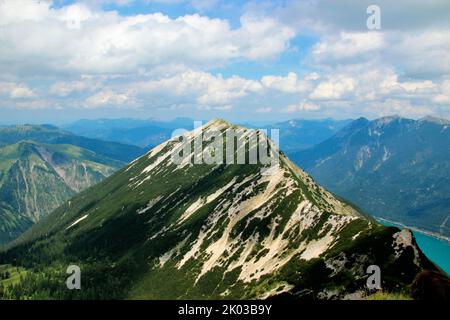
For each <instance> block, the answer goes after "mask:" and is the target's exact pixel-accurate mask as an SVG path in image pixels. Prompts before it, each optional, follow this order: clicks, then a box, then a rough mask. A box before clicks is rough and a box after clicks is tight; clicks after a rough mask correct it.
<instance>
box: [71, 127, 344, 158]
mask: <svg viewBox="0 0 450 320" xmlns="http://www.w3.org/2000/svg"><path fill="white" fill-rule="evenodd" d="M350 122H351V120H333V119H323V120H296V119H294V120H289V121H284V122H277V123H273V124H266V125H262V126H261V125H260V124H256V123H253V124H252V123H245V124H243V125H245V126H246V127H248V128H253V129H267V130H270V129H279V132H280V146H281V148H283V150H285V152H287V153H289V152H294V151H299V150H303V149H306V148H308V147H311V146H313V145H315V144H317V143H319V142H322V141H323V140H325V139H327V138H329V137H331V136H332V135H333V134H335V133H336V132H337V131H338V130H340V129H341V128H343V127H344V126H346V125H347V124H349V123H350ZM193 127H194V120H193V119H189V118H175V119H174V120H170V121H159V120H152V119H150V120H139V119H97V120H79V121H76V122H74V123H72V124H69V125H66V126H64V129H66V130H68V131H70V132H73V133H75V134H77V135H82V136H86V137H90V138H95V139H102V140H108V141H116V142H121V143H126V144H133V145H137V146H139V147H142V148H146V149H151V148H152V147H154V146H156V145H158V144H160V143H162V142H164V141H165V140H167V139H170V138H171V136H172V132H173V131H174V130H176V129H180V128H181V129H186V130H192V129H193Z"/></svg>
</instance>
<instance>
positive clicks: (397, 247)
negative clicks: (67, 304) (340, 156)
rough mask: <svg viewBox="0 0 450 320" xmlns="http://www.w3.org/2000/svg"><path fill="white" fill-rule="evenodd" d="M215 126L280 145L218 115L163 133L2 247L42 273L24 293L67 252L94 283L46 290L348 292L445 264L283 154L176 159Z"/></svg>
mask: <svg viewBox="0 0 450 320" xmlns="http://www.w3.org/2000/svg"><path fill="white" fill-rule="evenodd" d="M213 129H214V130H219V131H220V132H221V133H222V134H223V135H224V136H226V133H227V132H228V131H229V130H236V132H238V133H242V136H240V138H239V139H240V141H242V142H243V141H251V140H252V138H255V137H256V138H257V139H258V141H267V143H268V145H269V146H272V147H273V148H275V146H274V145H273V142H270V141H268V140H266V139H267V137H266V136H265V135H263V133H262V132H261V131H257V130H248V129H246V128H242V127H239V126H230V125H228V124H226V123H223V122H220V121H215V122H209V123H207V124H206V125H205V126H203V127H202V128H201V129H196V130H195V131H191V132H188V133H186V134H184V135H183V136H178V137H174V138H172V139H170V140H168V141H166V142H164V143H163V144H161V145H159V146H157V147H155V148H154V149H152V150H151V151H150V152H149V153H147V154H146V155H144V156H142V157H140V158H139V159H136V160H135V161H133V162H132V163H130V164H129V165H128V166H127V167H125V168H123V169H121V170H119V171H118V172H116V173H115V174H113V175H112V176H110V177H109V178H106V179H105V180H103V181H102V182H100V184H98V185H97V186H95V187H93V188H91V189H89V190H87V191H83V192H81V193H80V194H79V195H77V196H75V197H74V198H73V199H72V200H71V201H70V203H65V204H64V205H63V206H61V207H60V208H58V209H57V210H55V211H54V212H53V213H52V214H50V215H49V216H47V217H46V218H44V220H42V221H41V222H40V223H38V224H36V225H35V226H34V227H32V228H31V229H30V230H29V231H27V232H26V233H25V234H24V235H22V236H21V237H20V238H19V239H18V240H16V241H15V242H14V243H12V244H11V245H10V246H9V250H7V251H6V252H3V253H2V254H0V258H1V259H2V260H3V261H5V262H7V263H8V262H9V261H15V263H16V264H17V265H19V266H22V267H25V268H28V269H29V268H30V267H33V268H34V269H33V270H35V271H34V272H30V273H29V277H30V278H29V279H32V280H33V279H34V280H33V281H34V282H33V281H32V280H29V281H24V282H23V283H21V284H19V285H18V287H17V288H16V290H15V291H14V292H17V293H18V294H19V296H20V295H27V294H30V295H31V296H41V297H42V295H43V294H44V293H43V292H44V291H42V290H45V289H44V288H45V286H44V285H43V284H42V283H41V282H39V280H38V279H40V278H42V277H44V278H45V277H47V276H49V275H50V274H53V275H54V276H52V277H51V278H52V279H58V277H57V275H58V274H61V273H62V272H63V270H64V267H63V266H64V265H65V263H68V262H69V261H70V263H77V264H78V265H80V267H81V268H82V270H84V271H83V275H84V279H86V280H85V286H86V287H85V288H86V289H85V290H84V291H80V292H73V291H71V292H68V291H67V290H65V289H64V288H63V287H62V285H61V284H58V282H57V280H55V281H56V282H54V283H53V285H52V288H54V290H53V291H51V292H50V293H47V294H48V296H45V297H49V298H69V297H71V298H83V299H93V298H100V297H103V298H127V299H180V298H189V299H192V298H194V299H214V298H216V299H242V298H246V299H255V298H267V297H274V296H280V295H288V296H290V297H291V298H295V299H338V298H345V297H351V296H354V295H357V296H361V297H362V296H365V295H367V294H368V293H369V292H370V291H368V290H367V288H366V287H365V281H366V279H367V276H368V275H367V274H366V268H367V266H369V265H372V264H377V265H379V266H380V267H381V268H382V270H383V274H384V278H383V288H385V289H386V290H407V289H406V288H407V285H408V284H409V283H411V282H412V281H413V279H414V277H415V275H416V274H417V273H419V272H420V271H421V270H423V269H424V268H431V269H434V268H435V267H434V265H433V264H432V263H431V262H429V260H428V259H427V258H426V257H425V256H424V255H423V254H422V253H421V251H420V249H418V247H417V245H416V244H415V241H414V238H413V236H412V234H411V233H410V232H409V231H407V230H406V231H405V230H403V231H400V230H398V229H397V228H388V227H383V226H381V225H379V224H378V223H376V222H374V221H372V220H368V219H366V218H365V217H364V216H363V215H362V214H360V213H359V212H358V211H357V210H355V209H354V208H352V207H351V206H350V205H349V204H347V203H344V202H342V201H340V200H338V199H337V198H335V197H334V196H333V195H332V194H331V193H329V192H328V191H326V190H325V189H323V188H322V187H320V186H319V185H317V184H316V183H315V182H314V180H313V179H312V178H311V177H310V176H309V175H308V174H306V173H305V172H304V171H303V170H301V169H299V168H298V167H296V166H295V165H294V164H293V163H292V162H291V161H290V160H289V159H288V158H287V157H286V156H285V155H284V154H283V153H282V152H281V153H280V156H279V163H278V166H277V165H273V164H261V163H257V164H254V165H249V164H246V165H242V164H232V163H224V164H206V163H202V164H194V163H193V162H191V161H193V160H194V159H198V158H199V157H204V156H205V155H208V154H209V155H211V154H214V153H215V152H218V150H219V149H220V148H221V147H222V146H221V147H220V148H219V149H212V147H213V145H212V144H211V143H212V141H203V148H202V151H200V152H194V153H193V154H190V156H187V157H186V158H184V159H183V161H181V162H179V163H177V162H173V161H172V159H171V156H172V155H173V154H174V152H175V154H176V152H177V151H179V150H181V149H180V148H181V147H182V146H183V142H186V143H188V145H191V146H192V145H193V144H194V141H195V139H196V137H199V136H200V134H201V133H205V134H208V132H210V133H211V130H213ZM259 138H261V139H262V140H259ZM238 141H239V140H237V142H238ZM228 142H230V141H228ZM272 147H269V150H270V148H272ZM249 148H250V147H249ZM249 148H247V149H245V150H246V154H247V156H249V153H248V152H249V150H250V149H249ZM213 150H215V151H213ZM238 150H240V149H239V148H238V147H237V146H236V148H234V155H235V156H237V153H236V152H238ZM189 160H191V161H189ZM264 168H265V169H266V170H261V169H264ZM125 225H126V228H124V226H125ZM399 270H400V271H401V272H400V271H399ZM30 281H31V282H30ZM28 283H34V286H33V288H34V289H33V290H34V291H33V292H31V291H30V287H28ZM46 286H48V284H47V285H46ZM118 288H120V290H118Z"/></svg>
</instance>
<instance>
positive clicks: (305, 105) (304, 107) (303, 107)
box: [285, 101, 320, 113]
mask: <svg viewBox="0 0 450 320" xmlns="http://www.w3.org/2000/svg"><path fill="white" fill-rule="evenodd" d="M318 110H320V106H319V105H318V104H316V103H313V102H308V101H302V102H300V103H298V104H291V105H289V106H287V108H286V110H285V111H286V112H288V113H294V112H299V111H318Z"/></svg>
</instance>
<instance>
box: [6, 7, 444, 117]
mask: <svg viewBox="0 0 450 320" xmlns="http://www.w3.org/2000/svg"><path fill="white" fill-rule="evenodd" d="M371 4H376V5H378V7H379V8H380V19H381V20H380V21H381V28H380V29H379V30H369V29H368V27H367V24H366V21H367V19H368V18H369V16H370V14H368V13H367V11H366V10H367V7H368V6H369V5H371ZM0 70H2V72H1V74H0V124H2V123H3V124H5V123H23V122H51V123H63V122H70V121H74V120H77V119H80V118H100V117H101V118H108V117H109V118H117V117H137V118H160V119H169V118H174V117H178V116H187V117H192V118H198V119H209V118H214V117H222V118H226V119H229V120H232V121H233V120H235V121H236V120H239V121H241V122H242V121H250V120H253V121H267V120H286V119H292V118H306V119H317V118H328V117H331V118H338V119H342V118H356V117H360V116H365V117H368V118H376V117H381V116H388V115H394V114H396V115H400V116H405V117H409V118H420V117H423V116H427V115H433V116H438V117H446V118H449V117H450V3H449V2H448V1H446V0H432V1H428V2H427V3H426V4H424V2H423V1H421V0H408V1H395V2H393V1H388V0H380V1H365V0H339V1H331V0H299V1H294V0H292V1H248V2H244V1H222V0H134V1H133V0H89V1H88V0H86V1H74V0H71V1H68V0H55V1H50V0H41V1H34V0H0Z"/></svg>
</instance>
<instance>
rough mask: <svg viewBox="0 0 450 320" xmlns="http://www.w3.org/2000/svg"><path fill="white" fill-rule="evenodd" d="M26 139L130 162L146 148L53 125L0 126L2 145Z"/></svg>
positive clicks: (0, 141)
mask: <svg viewBox="0 0 450 320" xmlns="http://www.w3.org/2000/svg"><path fill="white" fill-rule="evenodd" d="M24 140H29V141H35V142H40V143H46V144H70V145H74V146H78V147H80V148H84V149H88V150H91V151H93V152H95V153H96V154H99V155H102V156H106V157H108V158H111V159H115V160H120V161H124V162H129V161H131V160H133V159H135V158H137V157H139V156H140V155H142V154H143V153H144V149H142V148H139V147H137V146H133V145H126V144H122V143H117V142H110V141H103V140H99V139H92V138H87V137H82V136H78V135H75V134H73V133H71V132H68V131H65V130H62V129H60V128H57V127H55V126H52V125H19V126H7V127H3V128H0V146H1V145H8V144H14V143H17V142H20V141H24Z"/></svg>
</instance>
